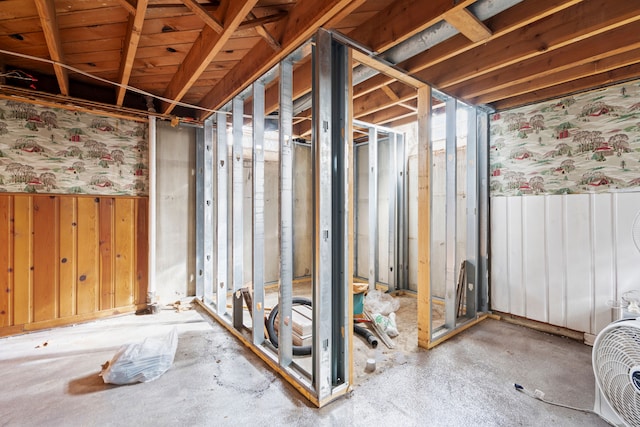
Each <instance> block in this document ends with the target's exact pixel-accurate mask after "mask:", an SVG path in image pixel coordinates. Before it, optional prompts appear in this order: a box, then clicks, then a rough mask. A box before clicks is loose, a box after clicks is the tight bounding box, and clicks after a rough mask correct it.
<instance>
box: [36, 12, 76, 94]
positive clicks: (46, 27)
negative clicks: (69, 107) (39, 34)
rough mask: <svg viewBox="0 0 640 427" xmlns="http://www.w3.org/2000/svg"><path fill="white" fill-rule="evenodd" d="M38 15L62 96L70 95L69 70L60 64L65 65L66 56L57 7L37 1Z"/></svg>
mask: <svg viewBox="0 0 640 427" xmlns="http://www.w3.org/2000/svg"><path fill="white" fill-rule="evenodd" d="M35 3H36V8H37V9H38V15H39V16H40V24H41V25H42V31H43V32H44V38H45V40H46V42H47V48H48V49H49V56H50V57H51V59H52V60H53V61H55V62H56V64H53V70H54V72H55V73H56V78H57V79H58V87H59V88H60V93H61V94H62V95H69V74H68V73H67V69H66V68H64V67H63V66H62V65H60V64H64V54H63V51H62V43H61V41H60V31H59V29H58V20H57V17H56V6H55V3H54V1H53V0H35Z"/></svg>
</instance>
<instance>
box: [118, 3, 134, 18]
mask: <svg viewBox="0 0 640 427" xmlns="http://www.w3.org/2000/svg"><path fill="white" fill-rule="evenodd" d="M118 2H120V5H122V7H124V8H125V9H126V10H127V12H129V13H130V14H131V15H135V14H136V7H135V6H134V5H132V4H131V3H129V1H128V0H118Z"/></svg>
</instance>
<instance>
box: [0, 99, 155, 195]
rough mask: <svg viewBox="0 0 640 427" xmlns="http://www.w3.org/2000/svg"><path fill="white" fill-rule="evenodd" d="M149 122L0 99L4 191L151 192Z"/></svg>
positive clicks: (0, 169)
mask: <svg viewBox="0 0 640 427" xmlns="http://www.w3.org/2000/svg"><path fill="white" fill-rule="evenodd" d="M147 159H148V156H147V125H146V123H140V122H136V121H132V120H125V119H119V118H113V117H103V116H97V115H92V114H88V113H83V112H76V111H69V110H64V109H58V108H51V107H44V106H38V105H33V104H28V103H23V102H17V101H11V100H9V101H5V100H1V101H0V192H27V193H56V194H61V193H62V194H68V193H77V194H100V195H147V191H148V173H147V172H148V160H147Z"/></svg>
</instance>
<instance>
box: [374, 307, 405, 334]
mask: <svg viewBox="0 0 640 427" xmlns="http://www.w3.org/2000/svg"><path fill="white" fill-rule="evenodd" d="M373 321H374V322H375V323H376V325H378V326H379V327H380V329H382V330H383V331H384V332H385V333H386V334H387V335H389V337H390V338H395V337H397V336H398V335H399V334H400V333H399V332H398V326H397V325H396V314H395V313H389V317H387V316H384V315H382V314H380V313H376V314H374V315H373Z"/></svg>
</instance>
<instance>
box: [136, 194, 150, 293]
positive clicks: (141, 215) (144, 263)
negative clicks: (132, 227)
mask: <svg viewBox="0 0 640 427" xmlns="http://www.w3.org/2000/svg"><path fill="white" fill-rule="evenodd" d="M136 201H137V203H136V224H137V225H136V233H135V238H136V246H135V253H136V255H135V257H136V260H137V265H136V284H137V286H136V289H135V292H134V294H135V296H134V299H135V303H136V304H143V303H145V302H151V301H147V286H148V283H149V280H148V279H149V273H148V272H149V199H146V198H144V199H136Z"/></svg>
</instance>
